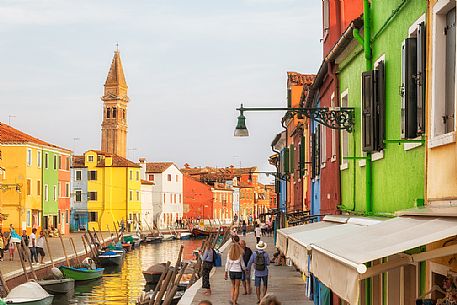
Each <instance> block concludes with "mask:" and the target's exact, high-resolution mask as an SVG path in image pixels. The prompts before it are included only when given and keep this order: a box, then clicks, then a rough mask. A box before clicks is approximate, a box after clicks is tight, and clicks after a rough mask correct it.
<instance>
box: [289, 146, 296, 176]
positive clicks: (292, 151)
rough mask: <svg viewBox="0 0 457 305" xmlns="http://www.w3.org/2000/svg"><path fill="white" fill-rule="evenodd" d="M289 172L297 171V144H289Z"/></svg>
mask: <svg viewBox="0 0 457 305" xmlns="http://www.w3.org/2000/svg"><path fill="white" fill-rule="evenodd" d="M289 167H290V169H289V172H291V173H293V172H294V171H295V146H294V144H290V146H289Z"/></svg>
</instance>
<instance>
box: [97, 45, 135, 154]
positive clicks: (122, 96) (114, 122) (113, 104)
mask: <svg viewBox="0 0 457 305" xmlns="http://www.w3.org/2000/svg"><path fill="white" fill-rule="evenodd" d="M127 89H128V87H127V83H126V81H125V77H124V71H123V69H122V62H121V57H120V54H119V51H118V50H116V51H115V52H114V57H113V61H112V62H111V67H110V69H109V72H108V76H107V78H106V81H105V91H104V94H103V96H102V98H101V99H102V101H103V121H102V147H101V149H102V151H104V152H107V153H112V154H115V155H118V156H121V157H124V158H125V157H126V155H127V105H128V102H129V98H128V96H127Z"/></svg>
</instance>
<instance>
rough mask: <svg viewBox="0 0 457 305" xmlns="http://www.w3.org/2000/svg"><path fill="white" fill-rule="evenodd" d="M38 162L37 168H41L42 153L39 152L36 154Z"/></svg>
mask: <svg viewBox="0 0 457 305" xmlns="http://www.w3.org/2000/svg"><path fill="white" fill-rule="evenodd" d="M36 162H37V166H38V167H41V151H37V153H36Z"/></svg>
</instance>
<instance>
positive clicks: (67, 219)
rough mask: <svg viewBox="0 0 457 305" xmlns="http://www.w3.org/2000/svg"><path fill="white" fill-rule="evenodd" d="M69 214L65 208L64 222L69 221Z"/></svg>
mask: <svg viewBox="0 0 457 305" xmlns="http://www.w3.org/2000/svg"><path fill="white" fill-rule="evenodd" d="M69 218H70V217H69V215H68V210H65V223H66V224H68V221H69Z"/></svg>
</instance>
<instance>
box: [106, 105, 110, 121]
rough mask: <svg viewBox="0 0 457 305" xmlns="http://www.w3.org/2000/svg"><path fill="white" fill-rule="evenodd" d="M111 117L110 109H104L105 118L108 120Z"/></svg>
mask: <svg viewBox="0 0 457 305" xmlns="http://www.w3.org/2000/svg"><path fill="white" fill-rule="evenodd" d="M110 117H111V108H109V107H108V108H106V118H107V119H109V118H110Z"/></svg>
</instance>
